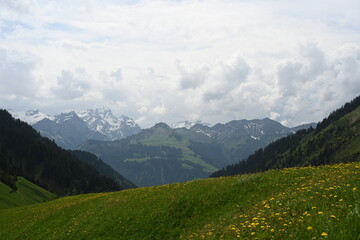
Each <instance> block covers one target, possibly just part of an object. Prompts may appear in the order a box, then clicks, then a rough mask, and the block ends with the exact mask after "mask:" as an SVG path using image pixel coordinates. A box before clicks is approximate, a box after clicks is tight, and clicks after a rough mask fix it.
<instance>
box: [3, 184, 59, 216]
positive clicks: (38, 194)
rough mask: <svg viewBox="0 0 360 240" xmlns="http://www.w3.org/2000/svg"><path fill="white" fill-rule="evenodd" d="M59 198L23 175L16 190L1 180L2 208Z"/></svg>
mask: <svg viewBox="0 0 360 240" xmlns="http://www.w3.org/2000/svg"><path fill="white" fill-rule="evenodd" d="M55 198H57V196H56V195H55V194H52V193H50V192H48V191H46V190H45V189H43V188H41V187H39V186H37V185H35V184H33V183H31V182H29V181H28V180H26V179H25V178H23V177H18V180H17V181H16V191H14V190H13V189H12V188H10V187H9V186H8V185H5V184H4V183H2V182H0V210H1V209H5V208H11V207H18V206H23V205H29V204H34V203H42V202H45V201H49V200H53V199H55Z"/></svg>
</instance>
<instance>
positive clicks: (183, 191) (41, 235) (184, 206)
mask: <svg viewBox="0 0 360 240" xmlns="http://www.w3.org/2000/svg"><path fill="white" fill-rule="evenodd" d="M359 189H360V163H351V164H337V165H326V166H321V167H317V168H314V167H305V168H290V169H284V170H276V171H268V172H265V173H257V174H248V175H238V176H234V177H227V178H211V179H204V180H196V181H191V182H187V183H176V184H171V185H164V186H158V187H148V188H137V189H130V190H125V191H120V192H113V193H99V194H86V195H79V196H72V197H66V198H61V199H57V200H54V201H50V202H46V203H43V204H37V205H31V206H24V207H18V208H12V209H5V210H0V226H1V228H0V239H7V240H11V239H29V240H30V239H126V240H138V239H142V240H156V239H166V240H171V239H212V240H218V239H224V240H225V239H229V240H230V239H264V240H265V239H332V240H340V239H341V240H345V239H346V240H358V239H359V238H360V221H359V219H360V215H359V206H360V191H359Z"/></svg>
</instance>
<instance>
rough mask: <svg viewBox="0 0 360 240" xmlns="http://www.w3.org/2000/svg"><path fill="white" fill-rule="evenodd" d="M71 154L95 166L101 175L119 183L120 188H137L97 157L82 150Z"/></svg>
mask: <svg viewBox="0 0 360 240" xmlns="http://www.w3.org/2000/svg"><path fill="white" fill-rule="evenodd" d="M70 153H71V154H72V155H74V156H75V157H76V158H77V159H79V160H81V161H83V162H85V163H87V164H89V165H91V166H93V167H94V168H95V169H96V170H97V171H98V172H99V173H100V174H101V175H103V176H106V177H108V178H111V179H113V180H114V181H115V182H117V183H118V184H119V185H120V186H123V187H124V188H125V189H128V188H135V187H136V186H135V184H133V183H132V182H130V181H129V180H127V179H126V178H124V177H123V176H121V175H120V174H119V173H118V172H117V171H115V170H114V169H113V168H111V167H110V166H109V165H107V164H106V163H104V162H103V161H102V160H101V159H100V158H98V157H97V156H96V155H94V154H92V153H89V152H84V151H80V150H73V151H70Z"/></svg>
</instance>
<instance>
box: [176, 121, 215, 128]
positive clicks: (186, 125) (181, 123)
mask: <svg viewBox="0 0 360 240" xmlns="http://www.w3.org/2000/svg"><path fill="white" fill-rule="evenodd" d="M196 124H200V125H203V126H207V127H210V123H206V122H203V121H201V120H197V121H195V122H191V121H188V120H185V121H179V122H177V123H173V124H171V125H170V126H171V128H187V129H189V128H191V127H192V126H194V125H196Z"/></svg>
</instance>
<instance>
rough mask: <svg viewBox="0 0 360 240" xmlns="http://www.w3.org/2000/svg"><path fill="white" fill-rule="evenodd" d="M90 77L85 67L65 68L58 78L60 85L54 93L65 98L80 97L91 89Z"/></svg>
mask: <svg viewBox="0 0 360 240" xmlns="http://www.w3.org/2000/svg"><path fill="white" fill-rule="evenodd" d="M89 78H90V76H89V75H88V74H87V73H86V72H85V70H84V69H76V70H75V71H68V70H64V71H62V72H61V74H60V76H59V77H58V78H57V83H58V86H57V87H56V88H55V89H54V93H55V94H56V95H57V96H58V97H60V98H61V99H65V100H72V99H76V98H80V97H82V96H83V95H84V94H86V91H87V90H89V89H90V84H89V81H90V79H89Z"/></svg>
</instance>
